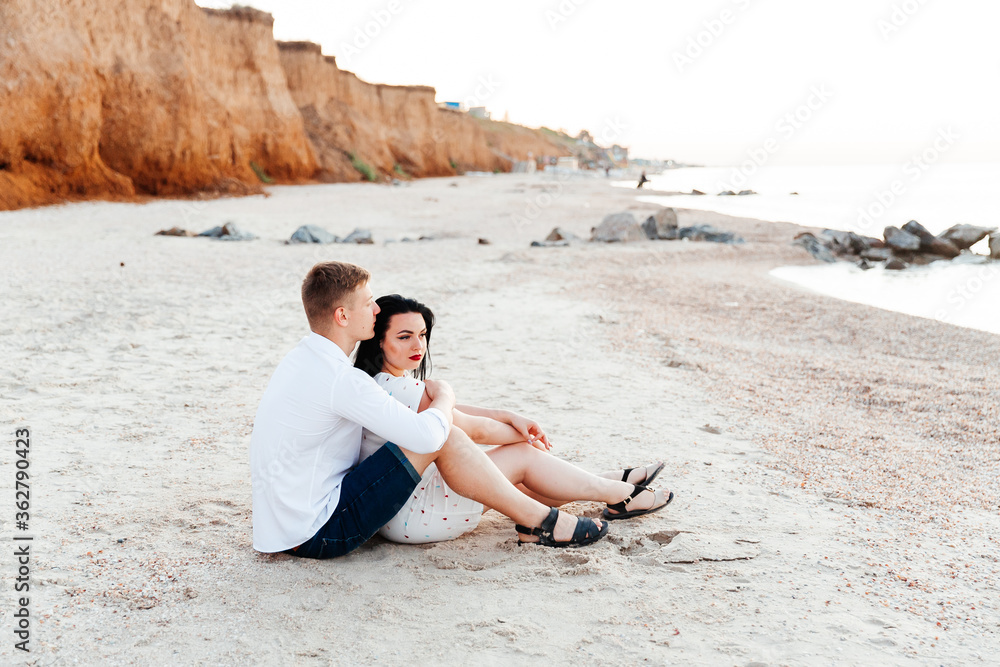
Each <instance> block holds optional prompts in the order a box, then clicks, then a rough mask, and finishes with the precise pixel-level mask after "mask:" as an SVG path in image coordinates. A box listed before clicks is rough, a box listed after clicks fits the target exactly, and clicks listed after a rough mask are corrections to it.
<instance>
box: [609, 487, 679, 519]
mask: <svg viewBox="0 0 1000 667" xmlns="http://www.w3.org/2000/svg"><path fill="white" fill-rule="evenodd" d="M643 491H649V492H650V493H652V494H653V499H654V500H655V499H656V491H654V490H653V489H650V488H648V487H646V486H643V485H642V484H633V485H632V493H630V494H629V495H628V497H626V498H625V500H623V501H621V502H620V503H615V504H613V505H608V506H607V508H605V510H604V512H602V513H601V518H602V519H604V520H605V521H614V520H616V519H631V518H633V517H637V516H642V515H643V514H652V513H653V512H658V511H660V510H661V509H663V508H664V507H666V506H667V505H669V504H670V502H671V501H672V500H673V499H674V492H673V491H671V492H670V496H669V497H668V498H667V502H665V503H663V504H662V505H657V506H656V507H650V508H649V509H645V510H632V511H631V512H630V511H628V504H629V503H630V502H632V501H633V500H635V497H636V496H638V495H639V494H640V493H642V492H643ZM608 510H614V511H615V512H614V513H612V512H609V511H608Z"/></svg>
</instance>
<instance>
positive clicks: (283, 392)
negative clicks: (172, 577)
mask: <svg viewBox="0 0 1000 667" xmlns="http://www.w3.org/2000/svg"><path fill="white" fill-rule="evenodd" d="M363 428H367V429H368V430H369V431H372V432H374V433H377V434H378V435H379V436H381V437H383V438H385V439H386V440H388V441H389V442H393V443H396V444H397V445H399V446H400V447H402V448H403V449H407V450H410V451H412V452H415V453H418V454H428V453H430V452H435V451H437V450H439V449H440V448H441V446H442V445H443V444H444V442H445V440H447V438H448V432H449V426H448V421H447V419H445V416H444V415H443V414H442V413H441V411H439V410H437V409H434V408H431V409H428V410H425V411H423V412H421V413H419V414H417V413H415V412H413V411H412V410H409V409H408V408H407V407H406V406H405V405H403V404H402V403H400V402H399V401H397V400H396V399H394V398H392V397H391V396H389V394H387V393H386V392H385V391H384V390H383V389H382V388H381V387H379V386H378V384H377V383H376V382H375V380H373V379H372V378H371V377H369V376H368V374H367V373H365V372H364V371H362V370H360V369H357V368H354V366H352V365H351V362H350V359H348V357H347V355H346V354H344V351H343V350H341V349H340V347H339V346H338V345H337V344H336V343H334V342H333V341H331V340H329V339H328V338H325V337H323V336H320V335H319V334H317V333H315V332H313V333H310V334H309V335H308V336H306V337H305V338H303V339H302V341H301V342H299V344H298V345H297V346H296V347H295V348H294V349H293V350H292V351H291V352H289V353H288V354H287V355H286V356H285V358H284V359H283V360H282V361H281V363H280V364H278V368H277V369H276V370H275V371H274V375H273V376H271V381H270V382H269V383H268V385H267V389H266V390H265V391H264V396H263V397H262V398H261V400H260V407H258V408H257V416H256V417H255V418H254V425H253V434H252V435H251V436H250V474H251V485H252V491H253V546H254V549H256V550H257V551H263V552H267V553H272V552H277V551H284V550H285V549H289V548H291V547H295V546H298V545H300V544H302V543H303V542H305V541H306V540H308V539H309V538H310V537H312V536H313V535H315V534H316V531H318V530H319V529H320V528H321V527H322V526H323V525H324V524H325V523H326V522H327V520H328V519H329V518H330V516H331V515H332V514H333V511H334V509H336V507H337V503H338V502H339V500H340V485H341V482H342V481H343V479H344V476H345V475H347V472H348V471H349V470H350V469H351V468H353V467H354V466H356V465H357V464H358V457H359V453H360V449H361V434H362V429H363Z"/></svg>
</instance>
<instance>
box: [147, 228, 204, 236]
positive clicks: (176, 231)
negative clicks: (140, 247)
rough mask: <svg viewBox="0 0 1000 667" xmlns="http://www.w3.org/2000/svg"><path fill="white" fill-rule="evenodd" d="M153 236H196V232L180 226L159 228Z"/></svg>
mask: <svg viewBox="0 0 1000 667" xmlns="http://www.w3.org/2000/svg"><path fill="white" fill-rule="evenodd" d="M153 236H198V232H192V231H189V230H187V229H181V228H180V227H171V228H170V229H161V230H160V231H158V232H156V234H154V235H153Z"/></svg>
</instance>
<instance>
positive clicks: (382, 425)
mask: <svg viewBox="0 0 1000 667" xmlns="http://www.w3.org/2000/svg"><path fill="white" fill-rule="evenodd" d="M352 370H353V369H352ZM331 402H332V405H331V406H330V407H331V408H332V409H333V411H334V412H335V413H336V414H338V415H340V416H341V417H343V418H344V419H347V420H350V421H352V422H354V423H356V424H360V425H361V426H364V427H365V428H366V429H368V430H369V431H371V432H372V433H375V434H376V435H378V436H379V437H381V438H385V439H386V440H388V441H389V442H392V443H395V444H397V445H399V446H400V447H402V448H403V449H407V450H409V451H411V452H414V453H416V454H430V453H431V452H436V451H438V450H439V449H441V447H442V446H443V445H444V442H445V440H447V439H448V432H449V430H450V428H449V426H448V420H447V419H446V418H445V416H444V415H443V414H442V413H441V411H440V410H438V409H437V408H430V409H427V410H424V411H423V412H421V413H419V414H418V413H416V412H414V411H412V410H410V409H409V408H408V407H406V406H405V405H403V404H402V403H400V402H399V401H397V400H396V399H395V398H393V397H392V396H390V395H389V394H387V393H386V392H385V391H384V390H383V389H382V388H381V387H380V386H378V384H377V383H376V382H375V380H373V379H372V378H371V377H369V376H368V375H367V374H366V373H364V372H363V371H360V370H358V371H357V372H350V373H347V374H345V375H344V376H343V377H342V378H341V379H340V381H339V382H337V383H336V384H335V385H334V388H333V393H332V395H331Z"/></svg>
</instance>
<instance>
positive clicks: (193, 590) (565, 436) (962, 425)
mask: <svg viewBox="0 0 1000 667" xmlns="http://www.w3.org/2000/svg"><path fill="white" fill-rule="evenodd" d="M268 190H269V192H270V196H268V197H266V198H265V197H262V196H251V197H244V198H230V199H218V200H213V201H193V200H180V201H176V200H157V201H151V202H149V203H145V204H133V203H103V202H94V203H78V204H71V205H65V206H56V207H48V208H37V209H25V210H19V211H13V212H6V213H0V239H2V242H0V259H2V263H3V266H4V270H3V271H2V272H0V280H2V282H3V294H4V299H3V301H2V305H0V309H2V311H0V312H2V315H3V316H2V318H0V322H2V323H0V341H2V344H3V354H4V357H5V364H4V369H5V372H4V373H3V375H2V376H0V415H2V418H3V422H4V423H5V424H6V425H7V431H8V436H9V441H10V442H9V445H12V443H13V432H14V430H15V429H17V428H24V427H30V429H31V437H32V449H31V454H30V456H31V468H30V470H31V473H32V478H31V479H32V507H33V514H32V532H33V533H34V535H35V541H34V543H33V557H34V561H33V574H32V577H33V578H32V614H33V620H34V622H35V623H36V625H34V626H33V632H34V635H33V638H34V646H33V649H34V650H33V652H32V653H31V654H30V655H29V656H27V658H28V662H29V664H35V665H49V664H65V663H71V662H72V663H75V662H79V663H81V664H109V663H110V664H133V663H134V664H160V663H167V662H170V663H175V664H224V665H229V664H248V663H251V664H257V663H259V664H278V665H284V664H288V665H291V664H297V665H298V664H305V665H325V664H359V663H360V664H388V665H394V664H425V663H430V662H434V663H437V664H444V665H465V664H469V663H472V662H474V661H475V662H479V663H481V664H500V663H501V662H511V661H513V662H515V663H526V664H542V663H547V664H551V663H555V664H568V663H572V662H581V661H587V662H588V663H594V664H616V665H617V664H622V665H625V664H628V665H634V664H637V663H643V662H648V663H650V664H664V665H665V664H675V665H856V664H879V665H938V664H994V663H995V662H996V656H997V655H998V654H1000V625H998V623H997V618H998V617H1000V609H998V606H997V603H996V600H997V590H998V584H1000V544H998V538H997V535H1000V482H998V479H1000V476H998V473H1000V470H998V468H1000V455H998V450H1000V430H998V428H1000V426H998V425H1000V408H998V405H1000V400H998V399H1000V367H998V365H997V363H996V360H997V359H998V358H1000V337H998V336H996V335H992V334H988V333H984V332H979V331H974V330H971V329H963V328H958V327H953V326H949V325H946V324H940V323H936V322H932V321H930V320H924V319H919V318H915V317H910V316H906V315H902V314H898V313H893V312H888V311H882V310H877V309H874V308H870V307H866V306H861V305H857V304H852V303H848V302H842V301H838V300H835V299H832V298H828V297H824V296H819V295H815V294H812V293H809V292H806V291H804V290H802V289H800V288H797V287H795V286H793V285H791V284H788V283H784V282H781V281H779V280H777V279H775V278H773V277H770V276H768V271H769V270H771V269H773V268H775V267H778V266H783V265H788V264H806V263H812V262H813V261H814V260H813V259H812V258H811V257H809V255H808V254H807V253H806V252H805V251H804V250H802V249H801V248H798V247H795V246H792V245H791V244H790V241H791V239H792V238H793V236H794V235H795V233H797V232H798V231H801V228H798V227H795V226H793V225H789V224H782V223H765V222H760V221H755V220H747V219H738V218H731V217H727V216H722V215H718V214H713V213H708V212H700V211H679V212H678V215H679V217H680V221H681V224H682V225H683V224H690V223H692V222H707V223H710V224H713V225H715V226H716V227H719V228H721V229H725V230H728V231H733V232H736V233H738V234H740V235H742V236H743V237H744V238H745V239H746V240H747V243H746V244H744V245H738V246H728V245H718V244H710V243H690V242H667V241H661V242H644V243H635V244H627V245H621V244H615V245H596V244H580V245H574V246H571V247H565V248H532V247H529V244H530V242H531V241H532V240H539V239H542V238H544V237H545V235H546V234H548V232H549V230H550V229H552V228H553V227H556V226H560V227H565V228H567V229H569V230H571V231H573V232H575V233H577V234H579V235H580V236H584V237H587V236H589V232H590V229H591V227H593V226H595V225H597V224H598V223H599V222H600V221H601V219H602V218H603V216H605V215H606V214H609V213H617V212H620V211H626V210H628V211H632V212H633V213H634V214H635V215H636V216H637V217H638V218H639V219H640V220H641V219H642V218H643V217H645V216H646V215H648V214H649V213H650V212H652V211H655V210H657V208H658V207H656V206H654V205H651V204H643V203H637V202H636V201H635V196H636V192H635V191H629V190H623V189H616V188H613V187H611V185H610V183H609V182H608V181H607V180H605V179H603V178H591V177H582V176H581V177H573V178H564V179H559V180H556V179H554V178H553V177H552V176H549V175H545V174H540V173H539V174H530V175H529V174H504V175H496V176H488V177H487V176H484V177H474V176H466V177H461V178H457V177H456V178H435V179H424V180H417V181H413V182H409V183H405V184H403V185H401V186H388V185H367V184H333V185H308V186H281V187H272V188H269V189H268ZM227 221H231V222H235V223H236V224H238V225H239V226H240V227H241V228H242V229H244V230H247V231H250V232H252V233H254V234H257V235H258V236H259V237H260V238H259V239H257V240H255V241H248V242H221V241H215V240H210V239H205V238H173V237H162V236H154V233H155V232H156V231H158V230H160V229H165V228H169V227H173V226H175V225H176V226H180V227H183V228H186V229H191V230H193V231H198V232H200V231H203V230H205V229H208V228H210V227H213V226H215V225H219V224H223V223H225V222H227ZM303 224H316V225H320V226H322V227H325V228H326V229H328V230H330V231H331V232H333V233H335V234H338V235H340V236H344V235H346V234H347V233H349V232H350V231H352V230H353V229H355V228H356V227H363V228H368V229H370V230H371V231H372V234H373V237H374V239H375V243H374V245H342V244H335V245H322V246H321V245H285V244H284V240H285V239H287V238H288V237H289V236H290V235H291V233H292V232H293V231H294V230H295V229H296V228H297V227H299V226H300V225H303ZM421 235H423V236H429V237H433V238H432V239H431V240H424V241H419V242H401V241H400V239H402V238H403V237H412V238H417V237H419V236H421ZM479 238H485V239H488V240H489V241H490V244H488V245H483V244H480V243H479V242H478V239H479ZM327 259H338V260H346V261H351V262H356V263H358V264H361V265H363V266H365V267H366V268H368V269H369V270H370V271H371V272H372V273H373V275H374V281H373V283H372V289H373V291H374V292H375V294H386V293H391V292H399V293H402V294H404V295H408V296H412V297H415V298H418V299H419V300H421V301H423V302H425V303H427V304H428V305H429V306H431V308H433V309H434V311H435V313H436V315H437V317H438V324H437V326H436V327H435V330H434V342H433V346H432V356H433V360H434V377H436V378H440V379H445V380H447V381H449V382H450V383H451V384H452V386H453V387H454V388H455V390H456V393H457V395H458V397H459V399H460V401H461V402H466V403H473V404H481V405H487V406H492V407H505V408H509V409H513V410H516V411H519V412H522V413H523V414H525V415H527V416H530V417H532V418H534V419H536V420H538V421H539V422H540V423H541V424H542V426H543V427H544V428H545V429H546V431H547V433H548V434H549V436H550V438H551V440H552V441H553V442H554V444H555V447H554V449H553V453H554V454H557V455H559V456H562V457H565V458H567V459H568V460H571V461H574V462H576V463H578V464H580V465H582V466H584V467H587V468H589V469H592V470H594V471H599V470H605V469H610V468H616V467H621V466H625V465H638V464H642V463H646V462H649V461H652V460H655V459H658V458H659V459H663V460H665V461H666V462H667V469H666V470H665V471H664V473H663V474H662V476H661V477H660V480H662V481H661V482H659V484H662V485H664V486H669V487H670V488H671V489H672V490H673V491H674V492H675V493H676V494H677V498H676V500H675V501H674V502H673V503H672V504H671V505H670V507H669V508H667V509H666V510H665V511H663V512H660V513H658V514H654V515H651V516H648V517H643V518H641V519H638V520H635V521H622V522H616V523H614V524H613V525H612V527H611V535H610V536H609V537H608V538H607V539H605V540H603V541H602V542H599V543H598V544H596V545H593V546H591V547H587V548H583V549H578V550H556V549H544V548H539V547H534V548H530V547H529V548H518V546H517V544H516V536H515V532H514V529H513V525H512V522H511V521H509V520H508V519H506V518H505V517H503V516H501V515H499V514H497V513H495V512H488V513H487V515H486V516H485V517H484V519H483V522H482V523H481V525H480V527H479V528H478V529H477V530H476V531H475V532H474V533H472V534H471V535H469V536H466V537H463V538H461V539H459V540H455V541H452V542H446V543H439V544H433V545H427V546H402V545H396V544H392V543H389V542H386V541H383V540H381V539H379V538H375V539H373V540H371V541H370V542H369V543H368V544H366V545H365V546H364V547H363V548H361V549H360V550H358V551H357V552H355V553H352V554H351V555H349V556H347V557H345V558H343V559H339V560H334V561H326V562H307V561H303V560H298V559H293V558H291V557H288V556H284V555H262V554H259V553H257V552H255V551H253V549H252V548H251V539H250V537H251V516H250V471H249V463H248V444H249V437H250V432H251V428H252V423H253V418H254V413H255V411H256V408H257V403H258V401H259V399H260V396H261V394H262V392H263V390H264V387H265V386H266V383H267V381H268V379H269V377H270V375H271V373H272V371H273V370H274V368H275V366H276V365H277V364H278V362H279V361H280V360H281V358H282V357H283V356H284V355H285V354H286V353H287V352H288V351H289V350H290V349H291V348H292V347H293V346H294V345H295V344H296V343H297V342H298V340H299V339H300V338H301V337H302V336H304V335H305V334H306V333H307V324H306V320H305V316H304V314H303V312H302V307H301V302H300V299H299V286H300V283H301V280H302V277H303V276H304V275H305V273H306V271H307V270H308V269H309V267H310V266H312V265H313V264H314V263H315V262H317V261H322V260H327ZM11 450H12V446H8V447H7V453H6V454H5V455H4V456H3V457H0V488H3V489H5V491H4V497H6V498H13V487H14V481H13V479H14V471H15V467H14V465H15V464H14V455H13V454H12V453H11ZM8 509H9V508H8ZM569 509H571V510H572V511H576V512H579V513H584V514H586V515H588V516H597V515H598V514H599V513H600V511H601V509H602V507H601V506H600V505H598V504H592V503H581V504H577V505H572V506H570V508H569ZM11 512H12V510H11ZM11 519H12V514H11V513H10V512H8V513H7V514H5V515H4V523H3V530H4V535H5V539H8V540H9V539H10V537H11V536H12V535H13V533H14V528H13V524H12V522H11ZM14 568H15V564H14V561H13V558H12V557H5V558H3V559H0V576H2V577H3V580H4V581H5V582H9V581H12V579H13V577H14V576H15V575H14ZM7 595H8V597H11V596H13V593H11V592H8V594H7ZM0 656H2V661H3V662H4V663H7V662H9V661H12V660H19V661H20V660H24V657H25V656H24V655H23V654H20V652H17V651H15V650H14V649H13V647H12V641H11V640H10V637H9V636H8V640H7V641H4V642H2V643H0Z"/></svg>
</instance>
